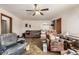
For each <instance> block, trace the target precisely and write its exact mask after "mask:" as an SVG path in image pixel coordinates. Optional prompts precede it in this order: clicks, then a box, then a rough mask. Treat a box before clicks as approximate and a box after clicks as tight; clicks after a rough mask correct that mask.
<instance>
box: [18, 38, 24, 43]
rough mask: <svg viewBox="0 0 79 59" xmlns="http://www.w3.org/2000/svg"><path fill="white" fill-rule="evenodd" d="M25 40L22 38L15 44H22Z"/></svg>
mask: <svg viewBox="0 0 79 59" xmlns="http://www.w3.org/2000/svg"><path fill="white" fill-rule="evenodd" d="M24 42H25V39H24V38H18V40H17V43H24Z"/></svg>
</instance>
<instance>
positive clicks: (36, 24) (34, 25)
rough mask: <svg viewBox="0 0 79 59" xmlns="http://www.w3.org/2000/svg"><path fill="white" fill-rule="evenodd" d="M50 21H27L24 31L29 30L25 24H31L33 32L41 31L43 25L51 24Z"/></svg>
mask: <svg viewBox="0 0 79 59" xmlns="http://www.w3.org/2000/svg"><path fill="white" fill-rule="evenodd" d="M50 21H51V20H50ZM50 21H49V20H25V21H24V22H23V31H25V30H27V29H28V28H27V27H25V24H31V29H32V30H40V29H41V25H42V24H43V23H48V24H50Z"/></svg>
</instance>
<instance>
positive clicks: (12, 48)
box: [0, 33, 26, 55]
mask: <svg viewBox="0 0 79 59" xmlns="http://www.w3.org/2000/svg"><path fill="white" fill-rule="evenodd" d="M25 48H26V42H25V39H23V38H17V34H15V33H8V34H1V35H0V54H1V55H20V54H22V53H23V52H24V51H25Z"/></svg>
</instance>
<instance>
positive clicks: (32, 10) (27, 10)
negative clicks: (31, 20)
mask: <svg viewBox="0 0 79 59" xmlns="http://www.w3.org/2000/svg"><path fill="white" fill-rule="evenodd" d="M26 11H34V10H26Z"/></svg>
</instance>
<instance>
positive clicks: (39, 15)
mask: <svg viewBox="0 0 79 59" xmlns="http://www.w3.org/2000/svg"><path fill="white" fill-rule="evenodd" d="M78 10H79V5H78V4H0V34H1V35H4V34H5V32H6V30H5V31H3V28H4V27H6V26H4V27H3V25H2V21H4V20H5V19H7V17H8V18H9V19H10V20H9V24H8V25H9V28H8V29H9V31H8V33H16V34H17V37H18V38H21V39H23V40H21V41H23V42H24V39H25V43H24V45H23V46H25V47H24V48H25V50H26V51H24V52H23V53H22V55H63V54H72V55H73V54H78V53H79V50H78V48H79V46H78V44H79V31H78V30H79V27H78V25H79V23H78V22H79V20H78V19H79V17H78V14H79V11H78ZM34 13H35V14H34ZM7 20H8V19H7ZM58 20H60V22H58V23H57V21H58ZM55 23H56V25H55ZM8 33H7V34H8ZM52 33H53V35H52V36H51V35H50V34H52ZM47 34H48V36H49V39H50V40H48V37H47ZM13 35H14V34H13ZM0 39H1V38H0ZM53 39H58V40H59V39H66V40H64V42H63V43H61V45H58V46H57V48H58V47H59V46H60V48H62V49H60V48H58V50H57V51H56V49H55V50H54V49H53V48H52V46H53V45H51V43H53V42H52V41H51V40H53ZM61 41H63V40H61ZM50 42H51V43H50ZM65 42H66V44H65ZM21 43H22V42H21ZM74 43H75V44H74ZM44 45H45V46H44ZM66 45H67V46H66ZM73 45H74V46H75V47H73ZM62 46H63V47H62ZM46 47H47V48H46ZM49 48H50V49H49ZM59 49H60V51H59ZM64 49H66V50H64ZM71 50H72V51H73V52H74V53H73V52H72V51H71ZM74 50H75V51H76V52H77V53H76V52H75V51H74ZM68 52H69V53H68ZM6 53H7V52H6ZM6 53H4V52H3V53H2V54H6ZM14 55H15V53H14Z"/></svg>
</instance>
